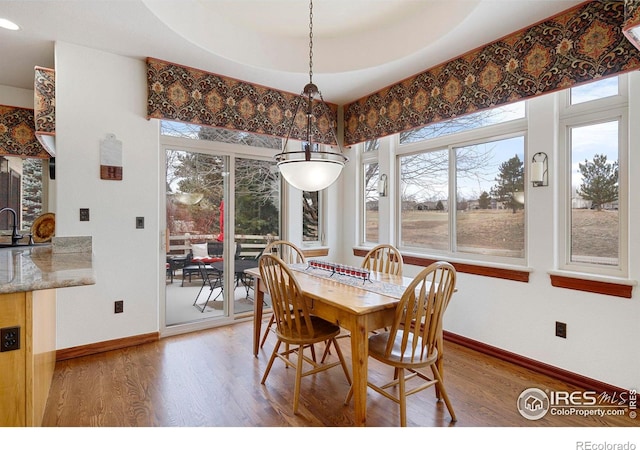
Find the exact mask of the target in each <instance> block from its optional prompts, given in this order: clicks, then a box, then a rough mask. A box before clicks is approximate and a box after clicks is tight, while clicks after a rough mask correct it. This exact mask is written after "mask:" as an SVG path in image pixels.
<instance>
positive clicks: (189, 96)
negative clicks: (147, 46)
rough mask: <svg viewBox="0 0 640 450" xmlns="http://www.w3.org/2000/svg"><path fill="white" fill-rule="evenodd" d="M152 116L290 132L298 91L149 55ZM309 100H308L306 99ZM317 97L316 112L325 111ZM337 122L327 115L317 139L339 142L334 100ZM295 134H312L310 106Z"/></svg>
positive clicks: (300, 116) (333, 108) (301, 115)
mask: <svg viewBox="0 0 640 450" xmlns="http://www.w3.org/2000/svg"><path fill="white" fill-rule="evenodd" d="M147 91H148V95H147V117H148V118H154V119H168V120H176V121H179V122H187V123H193V124H198V125H209V126H213V127H220V128H227V129H231V130H237V131H248V132H252V133H259V134H267V135H271V136H279V137H282V138H286V136H287V133H288V132H289V129H290V127H291V118H292V117H293V114H294V112H295V107H296V102H297V99H298V97H299V96H298V95H297V94H291V93H289V92H283V91H279V90H276V89H271V88H268V87H264V86H259V85H255V84H251V83H248V82H246V81H240V80H236V79H233V78H228V77H225V76H222V75H216V74H213V73H209V72H204V71H201V70H197V69H193V68H189V67H184V66H180V65H176V64H171V63H168V62H166V61H160V60H157V59H153V58H147ZM303 106H304V105H303ZM321 107H322V104H321V103H319V102H315V106H314V111H315V115H316V117H324V116H323V114H322V110H321V109H319V108H321ZM329 108H330V109H331V116H332V117H333V121H332V122H333V123H330V122H329V121H328V120H321V121H320V123H318V124H317V125H318V130H319V132H318V133H316V134H315V139H316V142H319V143H323V144H333V145H335V144H336V142H335V139H334V138H333V133H332V132H331V127H335V126H336V124H337V110H338V108H337V106H336V105H329ZM295 123H296V127H295V129H294V130H293V132H292V134H291V139H297V140H303V139H305V136H306V115H305V109H304V107H303V108H301V109H300V110H299V111H298V114H297V116H296V120H295Z"/></svg>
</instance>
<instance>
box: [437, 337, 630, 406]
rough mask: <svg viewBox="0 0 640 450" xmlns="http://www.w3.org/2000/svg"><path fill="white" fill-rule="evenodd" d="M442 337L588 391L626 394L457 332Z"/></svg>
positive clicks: (622, 390)
mask: <svg viewBox="0 0 640 450" xmlns="http://www.w3.org/2000/svg"><path fill="white" fill-rule="evenodd" d="M443 337H444V339H445V340H446V341H449V342H453V343H455V344H459V345H461V346H463V347H467V348H470V349H472V350H475V351H478V352H480V353H484V354H486V355H489V356H493V357H495V358H498V359H501V360H503V361H507V362H510V363H513V364H517V365H518V366H521V367H524V368H527V369H530V370H533V371H535V372H538V373H541V374H543V375H547V376H550V377H553V378H555V379H557V380H561V381H563V382H565V383H568V384H572V385H575V386H578V387H580V388H583V389H585V390H588V391H595V392H598V393H601V392H607V393H608V394H611V395H612V394H614V393H616V394H618V395H619V394H621V393H625V394H626V392H627V390H626V389H622V388H620V387H617V386H613V385H610V384H607V383H603V382H602V381H598V380H594V379H593V378H588V377H585V376H583V375H579V374H577V373H574V372H569V371H568V370H564V369H560V368H558V367H555V366H551V365H549V364H546V363H543V362H540V361H536V360H535V359H530V358H526V357H524V356H522V355H518V354H517V353H512V352H509V351H506V350H503V349H501V348H498V347H493V346H491V345H488V344H485V343H483V342H480V341H476V340H473V339H469V338H467V337H464V336H460V335H459V334H455V333H451V332H448V331H444V333H443Z"/></svg>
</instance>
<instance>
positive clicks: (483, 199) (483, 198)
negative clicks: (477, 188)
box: [478, 191, 491, 209]
mask: <svg viewBox="0 0 640 450" xmlns="http://www.w3.org/2000/svg"><path fill="white" fill-rule="evenodd" d="M478 207H479V208H480V209H489V208H490V207H491V196H490V195H489V193H488V192H487V191H482V194H480V198H478Z"/></svg>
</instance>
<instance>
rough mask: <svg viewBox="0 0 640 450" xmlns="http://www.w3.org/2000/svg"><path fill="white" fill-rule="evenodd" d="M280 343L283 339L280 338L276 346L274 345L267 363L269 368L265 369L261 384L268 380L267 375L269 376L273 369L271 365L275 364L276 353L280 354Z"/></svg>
mask: <svg viewBox="0 0 640 450" xmlns="http://www.w3.org/2000/svg"><path fill="white" fill-rule="evenodd" d="M280 344H282V341H281V340H280V339H278V342H277V343H276V345H275V347H273V351H272V352H271V358H269V363H268V364H267V368H266V369H265V370H264V375H263V376H262V381H260V383H261V384H264V383H265V381H267V377H268V376H269V372H270V371H271V366H273V362H274V361H275V360H276V355H277V354H278V349H280Z"/></svg>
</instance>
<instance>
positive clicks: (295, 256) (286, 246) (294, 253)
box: [260, 240, 306, 348]
mask: <svg viewBox="0 0 640 450" xmlns="http://www.w3.org/2000/svg"><path fill="white" fill-rule="evenodd" d="M262 254H263V255H276V256H278V257H279V258H280V259H281V260H283V261H284V262H285V264H299V263H304V262H306V259H305V257H304V255H303V254H302V250H300V249H299V248H298V247H297V246H296V245H295V244H294V243H293V242H289V241H283V240H279V241H273V242H271V243H270V244H268V245H267V246H266V247H265V248H264V250H263V251H262ZM274 321H275V315H274V314H271V317H270V318H269V325H267V328H266V329H265V330H264V334H263V336H262V340H261V341H260V348H262V347H263V346H264V343H265V341H266V340H267V336H269V333H270V332H271V331H273V324H274Z"/></svg>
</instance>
